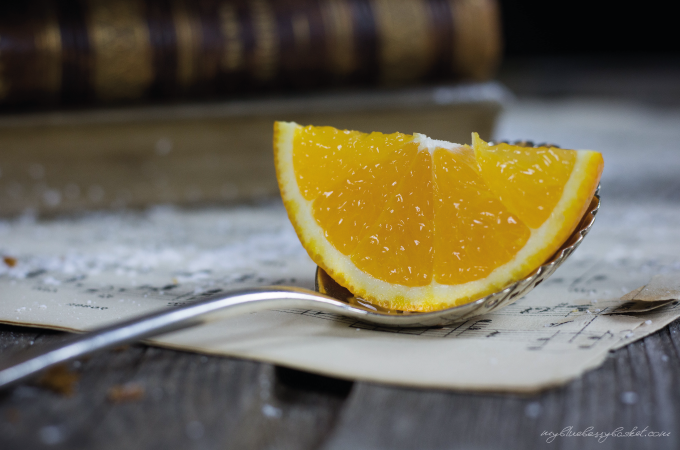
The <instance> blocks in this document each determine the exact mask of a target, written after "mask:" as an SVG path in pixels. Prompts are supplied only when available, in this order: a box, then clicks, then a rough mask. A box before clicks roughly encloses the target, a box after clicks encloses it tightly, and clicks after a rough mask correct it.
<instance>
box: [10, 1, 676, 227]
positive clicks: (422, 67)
mask: <svg viewBox="0 0 680 450" xmlns="http://www.w3.org/2000/svg"><path fill="white" fill-rule="evenodd" d="M605 6H606V5H605V4H604V2H586V1H581V0H576V1H573V2H569V3H568V4H560V5H556V4H554V3H550V2H540V1H537V0H200V1H188V0H28V1H25V2H21V3H18V2H16V3H8V2H6V3H4V4H2V5H0V215H4V216H13V215H17V214H41V215H42V214H46V215H50V214H54V213H61V212H67V211H77V210H83V209H102V208H128V207H144V206H146V205H149V204H154V203H173V204H181V205H200V204H216V203H217V204H228V203H233V202H241V201H252V200H254V199H260V198H272V197H276V195H277V192H278V190H277V186H276V181H275V177H274V170H273V163H272V158H271V137H272V132H271V128H272V122H273V121H274V120H294V121H297V122H299V123H303V124H315V125H332V126H335V127H339V128H352V129H358V130H361V131H374V130H375V131H382V132H394V131H401V132H405V133H413V132H421V133H424V134H427V135H430V136H432V137H436V138H438V139H445V140H451V141H455V142H461V143H466V142H469V135H470V132H472V131H476V132H479V133H480V135H481V136H482V137H483V138H486V139H533V140H536V141H549V142H555V143H558V144H560V145H561V146H563V147H569V148H592V149H596V150H600V151H602V152H603V153H605V159H606V160H607V168H606V171H605V177H604V180H605V182H607V184H608V185H609V186H613V187H615V189H613V190H612V192H613V194H612V195H615V196H618V197H617V198H621V199H635V198H640V196H641V194H640V192H642V191H644V192H646V193H647V194H645V195H646V196H649V195H651V196H652V197H654V198H660V199H674V200H675V199H677V196H678V195H679V194H678V192H680V184H678V183H679V182H678V181H676V180H675V178H676V177H675V176H674V173H675V171H676V170H677V169H680V161H679V160H678V151H677V149H676V147H677V146H676V142H678V138H679V137H680V136H679V135H678V134H679V132H678V131H676V130H677V129H678V128H679V127H678V126H677V125H678V124H680V122H678V119H679V118H680V116H679V114H678V111H679V110H678V107H679V106H680V83H678V80H679V75H680V49H679V48H678V45H677V42H678V39H677V38H676V37H674V35H673V33H674V27H673V25H674V24H673V16H672V15H671V14H669V13H668V11H664V10H662V9H661V8H660V7H659V6H657V5H651V6H649V7H644V8H643V7H641V6H637V7H624V6H618V7H616V8H613V7H611V6H608V7H606V8H605ZM642 152H644V154H645V155H646V156H645V157H644V158H642V157H641V154H642ZM650 193H651V194H650Z"/></svg>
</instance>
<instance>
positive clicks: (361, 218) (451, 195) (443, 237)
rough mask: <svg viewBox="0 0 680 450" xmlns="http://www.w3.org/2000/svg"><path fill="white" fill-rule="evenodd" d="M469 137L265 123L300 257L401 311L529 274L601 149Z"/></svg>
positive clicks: (477, 294)
mask: <svg viewBox="0 0 680 450" xmlns="http://www.w3.org/2000/svg"><path fill="white" fill-rule="evenodd" d="M472 138H473V141H472V146H467V145H460V144H453V143H449V142H444V141H437V140H433V139H430V138H428V137H426V136H424V135H420V134H414V135H412V136H411V135H406V134H401V133H394V134H382V133H371V134H366V133H361V132H358V131H347V130H337V129H335V128H332V127H314V126H307V127H303V126H300V125H297V124H295V123H287V122H276V123H275V124H274V157H275V164H276V173H277V177H278V181H279V187H280V189H281V195H282V198H283V202H284V205H285V207H286V210H287V211H288V216H289V217H290V220H291V222H292V223H293V226H294V227H295V230H296V232H297V234H298V237H299V238H300V241H301V242H302V245H303V246H304V248H305V249H306V250H307V252H308V253H309V256H310V257H311V258H312V260H314V262H315V263H316V264H318V265H319V266H320V267H321V268H323V269H324V270H325V271H326V272H327V273H328V274H329V275H330V276H331V277H332V278H333V279H334V280H335V281H337V282H338V283H340V284H341V285H343V286H345V287H346V288H348V289H349V290H350V291H351V292H353V293H354V294H355V295H356V296H359V297H362V298H364V299H366V300H368V301H369V302H372V303H374V304H376V305H379V306H382V307H384V308H388V309H397V310H405V311H433V310H437V309H442V308H448V307H451V306H456V305H461V304H464V303H467V302H470V301H473V300H476V299H478V298H481V297H484V296H486V295H488V294H491V293H493V292H497V291H499V290H501V289H503V288H504V287H505V286H507V285H508V284H510V283H512V282H514V281H517V280H519V279H521V278H524V277H525V276H526V275H528V274H529V273H531V272H532V271H533V270H534V269H536V268H537V267H538V266H540V265H541V264H542V263H543V262H544V261H545V260H547V259H548V258H549V257H550V256H552V255H553V254H554V253H555V251H557V250H558V249H559V248H560V246H561V245H562V243H564V241H565V240H566V239H567V238H568V237H569V236H570V235H571V233H572V232H573V230H574V229H575V227H576V226H577V225H578V223H579V221H580V219H581V218H582V217H583V214H584V213H585V210H586V208H587V207H588V205H589V203H590V200H591V198H592V196H593V194H594V192H595V189H596V188H597V186H598V183H599V179H600V175H601V174H602V169H603V166H604V162H603V159H602V155H601V154H600V153H597V152H593V151H587V150H579V151H576V150H563V149H559V148H552V147H541V148H525V147H518V146H513V145H509V144H498V145H491V144H488V143H486V142H484V141H482V140H481V139H480V138H479V136H477V135H476V134H473V135H472Z"/></svg>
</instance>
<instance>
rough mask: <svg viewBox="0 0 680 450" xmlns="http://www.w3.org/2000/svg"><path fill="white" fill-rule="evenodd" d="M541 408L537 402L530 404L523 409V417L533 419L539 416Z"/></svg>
mask: <svg viewBox="0 0 680 450" xmlns="http://www.w3.org/2000/svg"><path fill="white" fill-rule="evenodd" d="M542 410H543V407H542V406H541V404H540V403H538V402H531V403H529V404H528V405H527V406H526V407H525V408H524V415H526V416H527V417H530V418H532V419H535V418H536V417H538V416H539V415H540V414H541V411H542Z"/></svg>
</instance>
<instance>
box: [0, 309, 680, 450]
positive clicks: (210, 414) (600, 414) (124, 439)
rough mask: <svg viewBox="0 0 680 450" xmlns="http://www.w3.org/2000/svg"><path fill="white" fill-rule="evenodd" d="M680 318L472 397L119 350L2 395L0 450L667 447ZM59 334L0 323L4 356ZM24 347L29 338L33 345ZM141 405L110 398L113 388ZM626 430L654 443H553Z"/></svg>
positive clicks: (673, 416)
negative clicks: (566, 372)
mask: <svg viewBox="0 0 680 450" xmlns="http://www.w3.org/2000/svg"><path fill="white" fill-rule="evenodd" d="M679 331H680V322H676V323H674V324H671V325H670V326H669V327H667V328H665V329H664V330H662V331H660V332H658V333H655V334H654V335H652V336H649V337H647V338H645V339H644V340H642V341H638V342H636V343H633V344H631V345H629V346H628V347H626V348H623V349H621V350H618V351H617V352H615V353H613V354H611V356H610V357H609V358H608V359H607V361H606V362H605V363H604V365H603V366H602V367H601V368H599V369H597V370H594V371H591V372H589V373H587V374H585V375H584V376H583V377H581V378H579V379H578V380H575V381H574V382H572V383H569V384H568V385H567V386H564V387H562V388H558V389H552V390H549V391H546V392H543V393H541V394H537V395H531V396H518V395H507V394H495V395H491V394H472V393H461V392H446V391H435V390H418V389H405V388H397V387H390V386H384V385H377V384H371V383H355V384H354V385H352V383H349V382H346V381H341V380H336V379H332V378H327V377H321V376H316V375H312V374H307V373H304V372H299V371H295V370H290V369H284V368H277V367H274V366H271V365H269V364H261V363H256V362H252V361H243V360H239V359H234V358H223V357H213V356H204V355H197V354H191V353H184V352H178V351H173V350H167V349H161V348H154V347H148V346H144V345H134V346H130V347H128V348H126V349H124V350H122V351H121V350H119V351H109V352H104V353H102V354H99V355H95V356H93V357H92V358H89V359H87V360H83V361H80V362H77V363H75V364H74V365H72V368H74V370H75V371H77V372H78V373H80V375H81V377H80V380H79V382H78V385H77V390H76V392H75V394H74V395H73V396H70V397H69V396H64V395H62V394H57V393H54V392H51V391H49V390H46V389H44V388H41V387H36V386H35V385H33V384H30V383H24V384H22V385H21V386H19V387H17V388H15V389H12V390H9V391H4V392H2V393H0V448H2V449H3V450H4V449H15V448H16V449H33V448H36V449H37V448H69V449H91V448H102V449H120V448H125V449H137V448H140V449H141V448H144V449H163V450H171V449H193V448H196V449H198V448H201V449H213V448H215V449H217V448H220V449H224V448H249V449H274V448H276V449H287V448H291V449H292V448H295V449H313V448H314V449H315V448H323V449H348V448H352V449H362V448H366V449H368V448H371V449H412V448H419V449H445V448H461V447H462V448H481V449H487V448H502V449H515V448H516V449H533V448H554V449H590V448H597V449H617V450H618V449H636V450H637V449H674V448H678V439H677V436H676V435H677V434H678V433H679V432H680V426H679V424H680V421H679V420H678V419H679V418H680V390H678V389H676V388H675V385H674V380H678V379H680V357H679V352H678V349H680V333H679ZM58 339H62V334H61V333H56V332H50V331H41V330H33V329H28V328H19V327H9V326H2V327H0V351H1V353H2V355H3V357H4V356H5V355H7V354H9V353H11V352H14V351H21V350H23V349H25V348H27V347H29V346H31V345H38V346H39V345H44V344H46V343H48V342H53V341H55V340H58ZM31 342H33V344H31ZM125 383H138V384H139V385H140V386H143V388H144V396H143V397H142V398H141V399H138V400H134V401H129V402H122V403H112V402H111V401H110V400H109V399H108V398H107V394H108V392H109V389H110V388H111V387H112V386H116V385H121V384H125ZM568 426H572V427H573V430H574V431H579V430H583V429H586V428H587V427H590V426H592V427H593V429H594V430H595V431H612V430H614V429H616V428H618V427H623V429H624V431H629V430H631V429H632V428H633V427H637V428H638V430H641V429H643V428H645V427H648V429H649V430H655V431H670V432H671V436H670V437H663V438H641V437H637V438H635V437H630V438H613V437H610V438H608V439H607V440H606V441H605V442H603V443H598V442H597V440H596V439H594V438H579V437H565V438H560V437H558V438H557V439H555V441H554V442H552V443H547V442H546V437H541V432H543V431H555V432H559V431H560V430H562V429H564V428H565V427H568Z"/></svg>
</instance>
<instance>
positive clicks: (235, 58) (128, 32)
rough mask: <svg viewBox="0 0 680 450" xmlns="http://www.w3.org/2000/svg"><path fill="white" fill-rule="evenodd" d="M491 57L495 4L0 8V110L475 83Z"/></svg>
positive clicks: (207, 1) (58, 4)
mask: <svg viewBox="0 0 680 450" xmlns="http://www.w3.org/2000/svg"><path fill="white" fill-rule="evenodd" d="M499 56H500V30H499V20H498V7H497V4H496V2H495V0H278V1H275V0H202V1H191V0H143V1H140V0H30V1H25V2H5V3H3V4H2V5H0V105H3V106H7V105H10V106H11V105H15V106H16V105H25V106H34V105H57V106H58V105H68V104H97V103H116V102H131V101H145V100H164V99H166V100H170V99H179V98H220V97H221V98H228V97H232V96H235V95H241V94H245V93H249V92H263V91H268V90H283V89H297V90H302V89H318V88H323V87H330V86H345V85H350V86H353V85H388V86H390V85H405V84H409V83H414V82H419V81H431V80H462V79H474V80H480V79H485V78H488V77H489V76H491V74H492V73H493V70H494V69H495V67H496V65H497V63H498V60H499Z"/></svg>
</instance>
